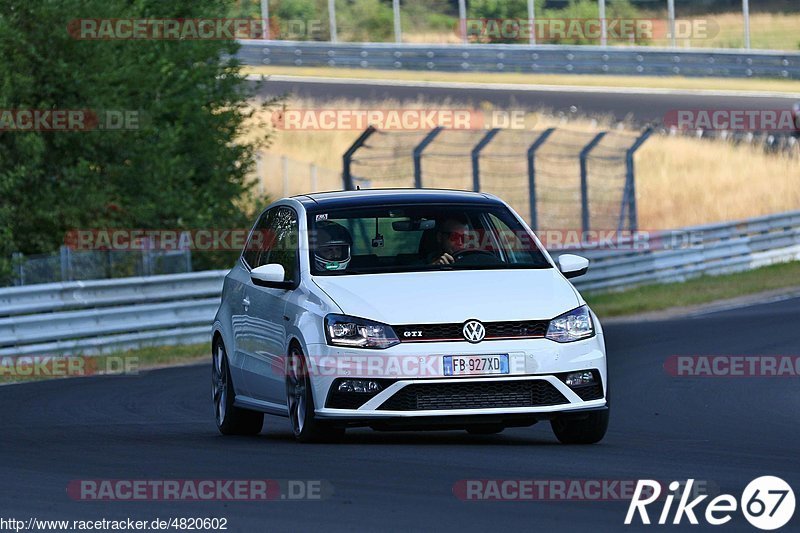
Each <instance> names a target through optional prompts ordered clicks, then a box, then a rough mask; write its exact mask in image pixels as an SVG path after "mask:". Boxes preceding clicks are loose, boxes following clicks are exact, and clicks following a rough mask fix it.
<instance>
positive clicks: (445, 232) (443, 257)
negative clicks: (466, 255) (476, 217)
mask: <svg viewBox="0 0 800 533" xmlns="http://www.w3.org/2000/svg"><path fill="white" fill-rule="evenodd" d="M468 232H469V226H468V225H467V223H466V222H465V221H462V220H458V219H456V218H448V219H445V220H444V221H442V222H441V223H438V224H436V242H437V243H438V245H439V251H438V252H436V253H435V254H434V259H433V262H431V264H432V265H452V264H453V263H455V262H456V260H455V259H454V258H453V255H454V254H455V253H456V252H459V251H461V250H463V249H464V243H465V242H466V239H467V233H468Z"/></svg>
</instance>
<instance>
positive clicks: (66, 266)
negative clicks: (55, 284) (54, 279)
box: [58, 244, 72, 281]
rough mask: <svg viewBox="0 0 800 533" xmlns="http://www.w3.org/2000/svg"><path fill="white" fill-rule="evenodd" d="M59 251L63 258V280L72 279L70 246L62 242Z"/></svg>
mask: <svg viewBox="0 0 800 533" xmlns="http://www.w3.org/2000/svg"><path fill="white" fill-rule="evenodd" d="M58 251H59V252H60V253H59V256H60V258H61V281H72V268H70V267H71V266H72V265H71V264H70V263H71V262H72V261H70V256H69V255H70V254H69V252H70V250H69V246H66V245H64V244H62V245H61V246H60V247H59V249H58Z"/></svg>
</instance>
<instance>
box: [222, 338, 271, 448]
mask: <svg viewBox="0 0 800 533" xmlns="http://www.w3.org/2000/svg"><path fill="white" fill-rule="evenodd" d="M211 395H212V399H213V401H214V415H215V418H216V420H217V429H219V432H220V433H222V434H223V435H257V434H258V433H260V432H261V428H262V426H263V425H264V414H263V413H258V412H256V411H248V410H246V409H241V408H239V407H234V405H233V401H234V400H235V399H236V392H234V390H233V381H232V380H231V372H230V367H229V366H228V356H227V354H226V353H225V346H223V344H222V341H217V343H216V344H215V345H214V354H213V357H212V362H211Z"/></svg>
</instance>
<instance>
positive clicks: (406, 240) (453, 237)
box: [308, 204, 551, 276]
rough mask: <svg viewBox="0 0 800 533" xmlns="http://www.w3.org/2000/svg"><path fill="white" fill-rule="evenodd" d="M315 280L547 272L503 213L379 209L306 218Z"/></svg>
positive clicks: (435, 207)
mask: <svg viewBox="0 0 800 533" xmlns="http://www.w3.org/2000/svg"><path fill="white" fill-rule="evenodd" d="M308 227H309V245H310V260H311V265H312V266H311V271H312V274H314V275H319V276H325V275H353V274H379V273H389V272H413V271H425V270H487V269H509V268H529V269H541V268H551V264H550V263H549V262H548V260H547V259H546V258H545V256H544V254H543V253H542V251H541V249H540V248H539V247H538V245H537V244H536V242H535V240H534V239H533V236H532V235H531V233H530V232H529V231H528V230H527V229H525V227H524V226H523V225H522V224H521V223H520V222H519V221H518V220H517V218H516V217H515V216H514V215H513V214H512V213H511V211H509V210H508V209H507V208H505V207H503V206H495V205H453V204H446V205H442V204H424V205H383V206H380V207H355V208H346V209H341V208H340V209H330V210H324V209H320V210H316V211H309V219H308Z"/></svg>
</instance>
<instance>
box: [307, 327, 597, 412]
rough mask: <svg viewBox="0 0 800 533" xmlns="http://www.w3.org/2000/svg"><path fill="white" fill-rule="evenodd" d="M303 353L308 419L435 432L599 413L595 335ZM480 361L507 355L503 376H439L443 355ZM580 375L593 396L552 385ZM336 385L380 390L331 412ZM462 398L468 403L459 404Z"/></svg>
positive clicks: (316, 348) (317, 348)
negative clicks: (589, 381) (402, 424)
mask: <svg viewBox="0 0 800 533" xmlns="http://www.w3.org/2000/svg"><path fill="white" fill-rule="evenodd" d="M307 350H308V351H307V353H308V354H310V355H309V366H310V373H311V384H312V388H313V390H314V401H315V413H316V416H317V417H318V418H324V419H330V420H342V421H345V422H347V423H348V424H352V425H356V424H357V423H358V422H363V423H365V424H367V425H371V424H372V422H381V421H384V422H387V423H388V422H390V421H402V420H407V419H409V418H414V419H420V422H423V419H425V420H428V421H430V422H431V423H432V422H434V421H442V423H443V424H446V423H447V421H448V420H452V421H455V420H456V419H463V420H464V423H469V422H470V421H480V420H481V419H485V420H487V421H489V420H495V421H500V422H499V423H507V425H511V424H512V420H514V419H519V420H520V421H523V422H524V421H529V420H533V421H534V422H535V421H536V420H538V419H542V418H552V416H554V415H557V414H567V413H570V414H571V413H579V412H582V411H586V410H593V409H602V408H605V406H606V389H607V372H606V356H605V346H604V342H603V336H602V334H599V335H596V336H594V337H592V338H590V339H585V340H582V341H578V342H573V343H564V344H560V343H556V342H553V341H550V340H547V339H516V340H502V341H499V340H498V341H485V342H483V343H480V344H470V343H467V342H442V343H419V344H416V343H402V344H399V345H397V346H393V347H392V348H389V349H386V350H358V349H345V348H338V347H332V346H328V345H324V344H314V345H309V346H308V347H307ZM488 354H508V356H509V374H504V375H495V376H444V375H443V371H442V360H443V356H445V355H488ZM581 370H591V371H593V372H594V373H595V375H596V376H597V380H598V381H599V384H598V388H599V390H597V391H595V393H594V394H591V395H588V396H587V395H586V394H582V391H580V390H577V389H576V390H573V389H572V388H570V387H568V386H567V385H566V384H565V383H564V381H563V380H562V379H560V377H563V376H562V375H563V374H564V373H568V372H576V371H581ZM343 378H349V379H358V378H362V379H367V380H370V379H372V380H375V381H379V382H380V383H381V386H382V390H381V391H380V392H378V393H377V394H372V395H368V396H367V397H366V400H365V401H363V402H361V401H358V402H354V404H353V405H351V406H348V407H349V408H336V407H331V401H330V398H331V393H332V390H333V389H334V386H335V385H336V384H337V383H338V381H339V380H340V379H343ZM528 394H530V398H532V399H528V398H529V396H527V395H528ZM459 395H461V396H459ZM465 395H466V396H468V397H469V400H475V401H464V396H465ZM581 396H584V398H589V399H583V398H582V397H581ZM437 402H438V403H437ZM440 407H441V408H440ZM504 421H505V422H504ZM531 423H533V422H531Z"/></svg>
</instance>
